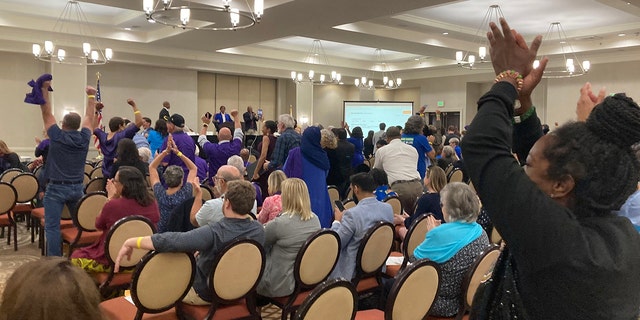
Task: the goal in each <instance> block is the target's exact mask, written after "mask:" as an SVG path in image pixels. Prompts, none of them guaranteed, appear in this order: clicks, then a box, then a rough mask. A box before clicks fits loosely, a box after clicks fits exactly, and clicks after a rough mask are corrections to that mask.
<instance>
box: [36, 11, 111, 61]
mask: <svg viewBox="0 0 640 320" xmlns="http://www.w3.org/2000/svg"><path fill="white" fill-rule="evenodd" d="M52 31H53V32H54V33H57V34H63V33H74V34H77V35H79V36H80V37H81V41H82V42H81V43H82V47H81V49H80V47H78V48H77V49H74V48H67V49H63V48H62V46H61V45H60V43H59V42H58V41H56V43H54V42H53V41H51V40H46V41H45V42H44V46H41V45H40V44H37V43H34V44H33V45H32V47H31V52H32V53H33V55H34V56H35V57H36V59H38V60H41V61H46V62H57V63H63V64H77V65H84V64H86V65H101V64H105V63H107V62H109V60H111V59H112V58H113V50H111V48H105V49H104V50H102V48H101V47H100V44H99V43H98V40H97V39H96V37H95V36H94V35H93V32H92V31H91V25H90V24H89V20H88V19H87V16H86V15H85V14H84V11H83V10H82V8H81V7H80V3H79V2H78V1H75V0H70V1H67V4H66V5H65V6H64V9H63V10H62V13H61V14H60V17H59V18H58V20H56V23H55V25H54V26H53V29H52ZM67 50H69V51H68V52H67Z"/></svg>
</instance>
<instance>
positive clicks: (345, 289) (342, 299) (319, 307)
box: [295, 279, 358, 320]
mask: <svg viewBox="0 0 640 320" xmlns="http://www.w3.org/2000/svg"><path fill="white" fill-rule="evenodd" d="M357 311H358V298H357V293H356V289H355V287H354V286H353V284H352V283H351V282H349V281H346V280H344V279H333V280H327V281H325V282H323V283H322V284H320V285H319V286H317V287H316V288H315V289H313V291H311V294H309V296H308V297H307V298H305V299H304V302H302V305H300V308H298V311H296V314H295V319H296V320H327V319H331V320H352V319H354V318H355V316H356V312H357Z"/></svg>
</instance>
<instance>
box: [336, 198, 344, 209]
mask: <svg viewBox="0 0 640 320" xmlns="http://www.w3.org/2000/svg"><path fill="white" fill-rule="evenodd" d="M335 203H336V207H338V210H340V211H344V205H343V204H342V201H340V200H336V201H335Z"/></svg>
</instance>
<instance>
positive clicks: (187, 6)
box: [142, 0, 264, 31]
mask: <svg viewBox="0 0 640 320" xmlns="http://www.w3.org/2000/svg"><path fill="white" fill-rule="evenodd" d="M231 2H232V0H222V7H220V6H214V5H202V4H200V5H191V1H177V0H144V1H143V3H142V9H143V10H144V12H145V13H146V15H147V21H149V22H150V23H156V22H157V23H160V24H163V25H166V26H171V27H174V28H182V29H191V30H213V31H230V30H238V29H246V28H250V27H252V26H254V25H255V24H256V23H259V22H260V19H261V18H262V15H263V14H264V0H255V2H254V5H253V8H251V6H249V2H248V0H245V1H244V2H245V4H246V8H247V9H248V10H249V11H248V12H243V11H240V9H238V8H236V7H232V5H231Z"/></svg>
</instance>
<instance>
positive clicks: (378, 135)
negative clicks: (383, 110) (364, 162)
mask: <svg viewBox="0 0 640 320" xmlns="http://www.w3.org/2000/svg"><path fill="white" fill-rule="evenodd" d="M386 127H387V125H386V124H385V123H384V122H380V126H379V128H380V130H378V131H376V132H375V133H374V134H373V154H375V153H376V151H378V146H377V145H376V144H377V143H378V141H380V140H384V139H385V138H386V133H385V131H384V129H385V128H386Z"/></svg>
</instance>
